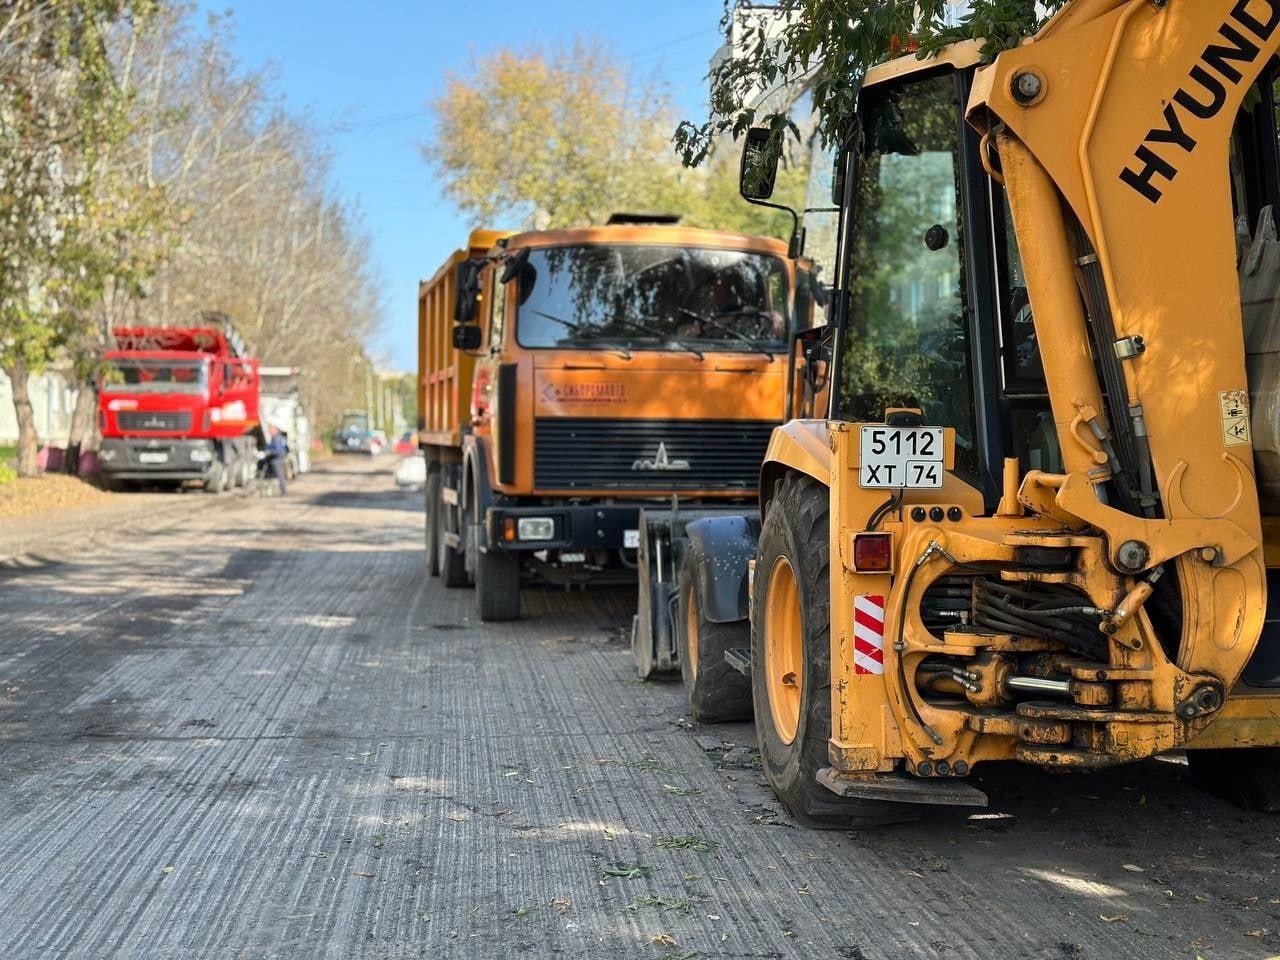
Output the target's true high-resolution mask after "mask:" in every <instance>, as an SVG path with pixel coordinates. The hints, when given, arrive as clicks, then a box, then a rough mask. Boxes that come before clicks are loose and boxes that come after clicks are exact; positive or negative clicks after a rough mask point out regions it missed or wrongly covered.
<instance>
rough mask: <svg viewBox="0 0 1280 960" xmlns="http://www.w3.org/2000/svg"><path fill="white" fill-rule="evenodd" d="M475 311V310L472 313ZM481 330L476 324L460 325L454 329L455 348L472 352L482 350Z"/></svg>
mask: <svg viewBox="0 0 1280 960" xmlns="http://www.w3.org/2000/svg"><path fill="white" fill-rule="evenodd" d="M474 312H475V311H474V310H473V311H472V313H474ZM480 342H481V336H480V328H479V327H478V326H477V325H476V324H474V323H460V324H458V325H457V326H456V327H454V328H453V348H454V349H455V350H462V351H465V352H468V353H469V352H471V351H473V350H479V349H480Z"/></svg>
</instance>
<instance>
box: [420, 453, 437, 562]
mask: <svg viewBox="0 0 1280 960" xmlns="http://www.w3.org/2000/svg"><path fill="white" fill-rule="evenodd" d="M422 490H423V501H422V503H423V509H424V511H425V513H426V524H425V526H426V531H425V533H424V535H423V551H422V552H423V555H424V556H425V557H426V562H427V576H429V577H438V576H440V543H439V540H440V468H439V467H438V466H436V465H435V464H429V465H428V466H427V482H426V483H425V484H423V486H422Z"/></svg>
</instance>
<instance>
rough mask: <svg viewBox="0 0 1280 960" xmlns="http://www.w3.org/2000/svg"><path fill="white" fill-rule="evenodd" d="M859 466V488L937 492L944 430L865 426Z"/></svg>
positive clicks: (941, 471)
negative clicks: (928, 490) (929, 490)
mask: <svg viewBox="0 0 1280 960" xmlns="http://www.w3.org/2000/svg"><path fill="white" fill-rule="evenodd" d="M860 463H861V466H860V467H859V469H858V486H860V487H864V488H867V489H872V490H899V489H902V488H904V487H905V488H908V489H933V490H936V489H938V488H940V487H941V486H942V474H943V445H942V428H941V427H878V426H864V427H863V428H862V458H861V461H860Z"/></svg>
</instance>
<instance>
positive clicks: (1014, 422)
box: [987, 179, 1063, 473]
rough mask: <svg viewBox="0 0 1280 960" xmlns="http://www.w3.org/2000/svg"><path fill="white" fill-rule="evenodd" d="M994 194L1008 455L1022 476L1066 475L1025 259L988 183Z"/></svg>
mask: <svg viewBox="0 0 1280 960" xmlns="http://www.w3.org/2000/svg"><path fill="white" fill-rule="evenodd" d="M987 185H988V190H989V191H990V194H989V195H990V209H991V245H992V253H993V257H994V263H995V270H996V295H997V304H996V307H997V309H998V311H999V315H1000V316H999V340H998V343H999V350H1000V378H1001V384H1000V386H1001V400H1002V403H1003V405H1004V406H1005V409H1006V411H1007V412H1006V418H1005V419H1006V423H1007V429H1008V431H1009V433H1008V443H1009V446H1008V447H1007V448H1006V449H1007V450H1008V455H1009V456H1013V457H1017V459H1018V462H1019V463H1020V464H1021V465H1022V469H1023V470H1043V471H1045V472H1047V473H1061V472H1062V470H1063V463H1062V449H1061V447H1060V446H1059V443H1058V429H1057V425H1056V424H1055V423H1054V421H1053V411H1052V410H1051V408H1050V406H1049V387H1048V384H1047V382H1046V380H1045V374H1044V358H1043V357H1042V356H1041V354H1040V343H1039V340H1038V338H1037V337H1036V328H1035V322H1034V321H1035V317H1034V314H1033V313H1032V309H1031V297H1030V295H1029V294H1028V292H1027V281H1026V273H1025V271H1024V270H1023V267H1022V255H1021V254H1020V253H1019V251H1018V241H1017V237H1016V236H1015V234H1014V230H1013V217H1012V214H1011V213H1010V211H1009V198H1008V195H1007V194H1006V193H1005V191H1004V188H1003V187H1001V186H1000V185H999V184H997V183H996V182H995V181H993V180H990V179H988V180H987Z"/></svg>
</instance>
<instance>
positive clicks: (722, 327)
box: [679, 307, 773, 360]
mask: <svg viewBox="0 0 1280 960" xmlns="http://www.w3.org/2000/svg"><path fill="white" fill-rule="evenodd" d="M679 310H680V312H681V313H683V314H684V315H685V316H686V317H689V318H691V319H692V320H693V321H694V322H695V323H705V324H707V325H708V326H712V327H715V328H716V329H717V330H719V331H721V332H722V333H727V334H728V335H729V336H731V337H733V338H734V339H735V340H741V341H742V342H743V343H745V344H746V345H747V346H748V347H750V348H751V352H752V353H763V354H764V355H765V356H766V357H768V358H769V359H770V360H773V351H772V350H770V349H769V348H768V347H766V346H764V345H763V344H762V343H760V341H759V340H752V339H751V338H750V337H748V336H747V335H746V334H745V333H742V332H740V331H738V330H735V329H733V327H731V326H729V325H728V324H725V323H720V322H719V321H718V320H716V319H715V318H713V317H709V316H703V315H702V314H700V313H695V312H694V311H692V310H690V309H689V308H688V307H680V308H679ZM755 315H756V311H755V310H732V311H729V312H728V313H725V314H723V316H729V317H748V316H755Z"/></svg>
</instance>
